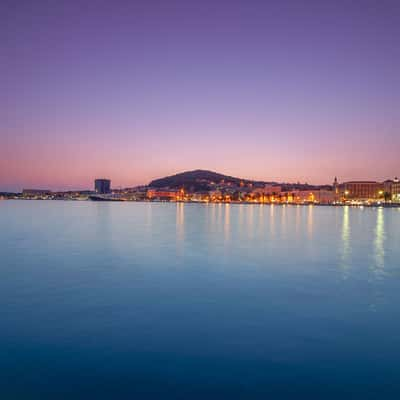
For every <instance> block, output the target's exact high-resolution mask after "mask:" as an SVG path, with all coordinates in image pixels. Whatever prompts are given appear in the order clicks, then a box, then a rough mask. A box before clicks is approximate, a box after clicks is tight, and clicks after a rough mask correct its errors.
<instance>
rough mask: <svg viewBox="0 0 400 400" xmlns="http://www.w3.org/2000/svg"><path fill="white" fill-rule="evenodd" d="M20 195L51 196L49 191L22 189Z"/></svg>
mask: <svg viewBox="0 0 400 400" xmlns="http://www.w3.org/2000/svg"><path fill="white" fill-rule="evenodd" d="M22 194H23V195H25V196H46V195H47V196H48V195H50V194H51V190H45V189H23V190H22Z"/></svg>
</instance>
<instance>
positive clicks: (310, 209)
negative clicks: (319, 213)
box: [307, 206, 314, 239]
mask: <svg viewBox="0 0 400 400" xmlns="http://www.w3.org/2000/svg"><path fill="white" fill-rule="evenodd" d="M313 212H314V206H308V216H307V232H308V236H309V239H312V236H313V223H314V221H313Z"/></svg>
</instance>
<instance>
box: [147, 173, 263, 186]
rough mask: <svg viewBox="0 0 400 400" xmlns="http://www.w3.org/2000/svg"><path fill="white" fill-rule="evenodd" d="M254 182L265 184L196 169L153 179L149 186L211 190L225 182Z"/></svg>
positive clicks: (254, 182)
mask: <svg viewBox="0 0 400 400" xmlns="http://www.w3.org/2000/svg"><path fill="white" fill-rule="evenodd" d="M241 182H243V183H244V184H248V183H253V184H263V183H264V182H257V181H251V180H248V179H241V178H235V177H233V176H228V175H223V174H219V173H217V172H213V171H207V170H201V169H196V170H194V171H187V172H182V173H180V174H176V175H171V176H167V177H165V178H161V179H155V180H154V181H151V182H150V184H149V186H151V187H156V188H161V187H169V188H173V189H180V188H185V189H186V190H209V189H210V188H212V187H213V186H215V185H217V184H220V183H225V184H228V183H230V184H232V185H240V183H241Z"/></svg>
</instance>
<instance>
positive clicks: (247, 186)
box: [0, 170, 400, 207]
mask: <svg viewBox="0 0 400 400" xmlns="http://www.w3.org/2000/svg"><path fill="white" fill-rule="evenodd" d="M0 199H1V200H7V199H16V200H18V199H20V200H75V201H86V200H91V201H148V202H185V203H232V204H277V205H279V204H282V205H284V204H294V205H354V206H387V207H398V206H400V181H399V179H397V178H394V179H393V180H391V179H388V180H386V181H384V182H376V181H349V182H343V183H339V181H338V179H337V178H336V177H335V179H334V181H333V183H332V184H331V185H322V186H314V185H308V184H307V183H305V184H301V183H296V184H287V183H277V182H260V181H251V180H245V179H240V178H235V177H231V176H227V175H222V174H218V173H215V172H212V171H206V170H194V171H188V172H183V173H180V174H176V175H172V176H168V177H166V178H161V179H157V180H154V181H152V182H150V183H149V184H148V185H143V186H136V187H133V188H125V189H122V188H120V189H113V188H112V187H111V180H110V179H103V178H99V179H96V180H95V182H94V190H83V191H82V190H80V191H57V192H54V191H51V190H45V189H24V190H23V191H22V192H21V193H6V192H3V193H0Z"/></svg>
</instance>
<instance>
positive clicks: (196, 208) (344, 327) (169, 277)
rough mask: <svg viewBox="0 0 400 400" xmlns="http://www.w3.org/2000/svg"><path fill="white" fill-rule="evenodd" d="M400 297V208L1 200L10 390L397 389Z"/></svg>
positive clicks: (397, 394)
mask: <svg viewBox="0 0 400 400" xmlns="http://www.w3.org/2000/svg"><path fill="white" fill-rule="evenodd" d="M399 309H400V209H369V208H366V209H353V208H347V207H346V208H339V207H338V208H334V207H301V206H299V207H296V206H293V207H291V206H286V207H280V206H266V205H264V206H263V205H196V204H149V203H91V202H62V201H60V202H56V201H52V202H51V201H50V202H46V201H2V202H0V371H1V374H0V398H1V399H41V400H42V399H103V398H104V399H114V398H115V399H133V398H135V399H147V398H149V399H153V398H159V399H258V398H259V399H265V398H272V399H286V398H290V399H328V398H335V399H337V398H346V399H347V398H349V399H350V398H351V399H397V398H400V379H399V372H400V318H399V317H400V311H399ZM269 395H270V396H269Z"/></svg>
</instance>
